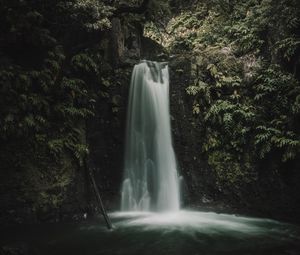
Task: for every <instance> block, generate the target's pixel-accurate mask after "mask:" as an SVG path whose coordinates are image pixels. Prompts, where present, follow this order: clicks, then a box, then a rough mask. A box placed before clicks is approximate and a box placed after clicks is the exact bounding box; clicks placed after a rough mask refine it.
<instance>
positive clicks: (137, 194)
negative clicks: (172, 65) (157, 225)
mask: <svg viewBox="0 0 300 255" xmlns="http://www.w3.org/2000/svg"><path fill="white" fill-rule="evenodd" d="M126 132H127V133H126V147H125V171H124V180H123V184H122V198H121V199H122V202H121V210H122V211H178V210H179V204H180V201H179V179H178V174H177V166H176V159H175V154H174V150H173V147H172V138H171V127H170V113H169V71H168V66H167V64H166V63H158V62H149V61H142V62H141V63H140V64H138V65H135V67H134V69H133V73H132V78H131V85H130V94H129V105H128V114H127V131H126Z"/></svg>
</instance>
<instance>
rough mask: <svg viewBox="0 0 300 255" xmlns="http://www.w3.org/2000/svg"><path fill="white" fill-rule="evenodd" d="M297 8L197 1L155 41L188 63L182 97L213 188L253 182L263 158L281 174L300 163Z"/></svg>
mask: <svg viewBox="0 0 300 255" xmlns="http://www.w3.org/2000/svg"><path fill="white" fill-rule="evenodd" d="M299 7H300V6H299V3H297V1H296V0H292V1H287V0H280V1H278V2H276V3H275V1H271V0H270V1H269V0H264V1H255V0H253V1H252V0H251V1H222V0H216V1H202V2H201V3H199V2H197V3H194V5H193V6H192V7H185V8H186V9H185V10H184V11H182V12H178V13H176V14H175V15H174V17H173V18H172V19H171V20H170V22H169V23H168V24H167V25H166V31H167V33H166V35H163V36H161V38H163V39H164V41H163V42H162V44H163V45H165V46H166V47H168V49H169V51H170V53H171V54H174V53H175V54H183V53H184V54H187V55H188V56H189V57H190V58H191V76H192V77H191V78H192V81H191V82H189V84H185V85H186V93H187V94H188V95H189V96H190V98H191V111H192V112H193V116H194V118H195V120H194V122H195V123H199V124H198V127H199V130H198V132H200V133H201V134H203V136H202V138H201V141H198V143H200V144H201V145H202V151H201V152H199V153H201V155H202V157H203V160H208V163H209V165H210V166H211V169H212V171H213V172H214V174H215V176H216V180H217V182H218V187H221V188H222V187H223V188H225V187H228V185H234V186H237V187H239V186H240V185H242V183H248V182H251V181H255V179H256V173H255V171H259V166H260V165H262V164H263V162H264V161H266V160H271V159H272V162H273V165H274V168H276V169H281V171H285V169H283V168H282V164H283V163H291V164H292V162H293V163H294V164H296V163H295V162H296V161H297V160H299V157H298V156H299V153H300V150H299V149H300V147H299V146H300V145H299V143H300V132H299V131H300V130H299V123H300V115H299V113H300V104H299V103H300V82H299V62H297V61H298V60H297V59H298V58H299V50H300V43H299V42H300V41H299V38H300V34H299V24H300V20H299V17H300V8H299ZM297 68H298V69H297ZM297 70H298V71H297ZM297 73H298V75H297ZM250 169H251V171H250Z"/></svg>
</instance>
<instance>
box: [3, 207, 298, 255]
mask: <svg viewBox="0 0 300 255" xmlns="http://www.w3.org/2000/svg"><path fill="white" fill-rule="evenodd" d="M111 218H112V221H113V222H114V226H115V229H114V230H112V231H108V230H107V229H106V228H105V225H104V223H103V221H102V220H100V219H99V220H95V221H92V222H91V221H89V222H88V221H86V222H83V223H78V224H75V223H73V224H49V225H39V226H22V227H21V228H15V229H13V228H10V229H2V230H1V232H2V234H1V247H4V250H5V251H6V253H3V254H31V255H35V254H43V255H44V254H45V255H60V254H64V255H68V254H72V255H79V254H80V255H116V254H122V255H123V254H124V255H135V254H136V255H141V254H145V255H156V254H157V255H160V254H161V255H162V254H163V255H172V254H174V255H179V254H180V255H181V254H183V255H213V254H228V255H229V254H230V255H235V254H239V255H240V254H241V255H252V254H253V255H254V254H261V255H262V254H263V255H273V254H274V255H277V254H278V255H284V254H286V255H297V254H300V229H299V227H297V226H293V225H290V224H285V223H280V222H278V221H274V220H269V219H257V218H246V217H236V216H234V215H226V214H215V213H207V212H205V213H204V212H191V211H181V212H179V213H176V214H174V213H173V214H170V213H168V214H154V213H152V214H150V213H144V214H142V213H139V214H137V213H127V214H124V213H113V214H111ZM7 252H11V253H7ZM12 252H15V253H12ZM18 252H19V253H18ZM22 252H23V253H22ZM0 254H1V253H0Z"/></svg>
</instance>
